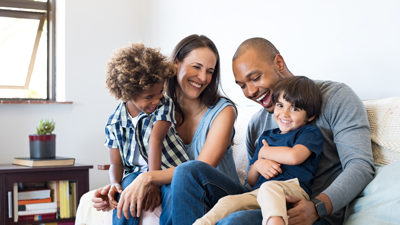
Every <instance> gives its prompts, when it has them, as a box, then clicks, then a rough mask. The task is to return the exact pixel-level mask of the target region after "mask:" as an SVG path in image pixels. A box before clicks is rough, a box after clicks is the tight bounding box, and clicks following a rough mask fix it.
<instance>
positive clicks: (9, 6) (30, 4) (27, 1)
mask: <svg viewBox="0 0 400 225" xmlns="http://www.w3.org/2000/svg"><path fill="white" fill-rule="evenodd" d="M0 7H1V9H0V15H1V16H5V17H12V18H26V19H39V20H40V22H39V26H38V32H37V35H36V39H35V44H34V48H33V52H32V56H31V60H30V64H29V70H28V74H27V76H26V80H25V84H24V86H4V85H0V88H2V89H28V86H29V82H30V80H31V75H32V71H33V66H34V64H35V59H36V53H37V49H38V45H39V40H40V37H41V34H42V31H43V25H44V22H45V19H47V98H46V99H32V98H30V99H28V100H41V101H55V99H56V93H55V88H56V85H55V81H56V79H55V78H56V74H55V71H56V70H55V61H56V60H55V54H56V51H55V46H56V45H55V24H56V23H55V22H56V21H55V0H48V2H35V1H33V0H0ZM21 9H23V10H21ZM26 9H28V10H45V11H47V13H45V12H33V11H25V10H26ZM0 99H5V98H1V96H0ZM7 100H27V99H21V98H18V99H16V98H13V99H10V98H8V99H7Z"/></svg>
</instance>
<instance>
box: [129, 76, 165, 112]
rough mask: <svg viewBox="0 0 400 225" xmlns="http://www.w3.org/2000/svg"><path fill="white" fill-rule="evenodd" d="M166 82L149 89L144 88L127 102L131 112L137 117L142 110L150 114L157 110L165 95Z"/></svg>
mask: <svg viewBox="0 0 400 225" xmlns="http://www.w3.org/2000/svg"><path fill="white" fill-rule="evenodd" d="M163 90H164V83H158V84H154V85H153V86H152V87H151V88H149V89H148V90H144V91H142V92H141V93H139V94H138V95H136V96H135V97H134V99H133V100H130V101H128V102H127V105H128V110H129V113H130V114H131V116H132V117H136V116H137V115H139V113H140V112H145V113H147V114H150V113H152V112H154V110H156V107H157V106H158V104H159V103H160V99H161V98H162V97H163Z"/></svg>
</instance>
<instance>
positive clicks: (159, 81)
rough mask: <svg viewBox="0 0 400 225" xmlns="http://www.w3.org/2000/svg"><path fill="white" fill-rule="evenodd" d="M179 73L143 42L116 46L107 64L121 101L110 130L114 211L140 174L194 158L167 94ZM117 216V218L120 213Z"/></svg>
mask: <svg viewBox="0 0 400 225" xmlns="http://www.w3.org/2000/svg"><path fill="white" fill-rule="evenodd" d="M174 75H175V68H174V67H173V65H172V64H171V63H169V62H168V61H167V58H166V57H165V56H163V55H162V54H161V53H160V52H159V51H158V50H156V49H152V48H147V47H145V46H144V45H143V44H130V45H128V46H126V47H123V48H120V49H117V50H116V51H115V52H114V53H113V54H112V56H111V58H110V59H109V61H108V63H107V67H106V87H107V88H108V89H109V90H110V93H111V95H113V96H115V98H116V99H117V100H121V103H120V104H119V105H118V107H117V109H116V110H115V112H114V113H113V114H112V115H111V116H110V118H109V119H108V122H107V125H106V128H105V131H106V138H107V139H106V142H105V146H107V147H108V148H109V150H110V158H111V166H110V169H109V178H110V184H111V188H110V191H109V193H108V197H109V201H110V205H111V206H112V207H113V208H114V209H115V208H116V207H117V205H118V203H117V202H116V201H115V195H116V194H117V193H121V192H122V190H123V189H125V187H126V186H128V185H129V184H130V183H131V182H132V181H133V180H134V179H135V178H136V177H137V176H138V175H139V174H140V173H142V172H146V171H152V170H160V169H166V168H170V167H176V166H177V165H179V164H181V163H183V162H185V161H188V160H189V158H188V156H187V155H186V152H185V145H184V143H183V141H182V140H181V139H180V137H179V136H178V135H177V132H176V130H175V126H174V125H175V123H176V121H175V109H174V103H173V101H172V99H170V98H169V97H168V96H166V95H164V94H163V87H164V81H165V80H166V79H169V78H171V77H173V76H174ZM121 186H122V187H121ZM150 188H159V187H158V186H156V185H153V186H150ZM158 192H159V191H158ZM149 193H151V191H150V192H149ZM156 198H157V200H158V204H159V203H160V202H159V201H160V200H159V197H158V196H157V197H156ZM113 218H114V219H115V220H117V216H116V211H114V215H113ZM130 219H132V218H130ZM114 222H115V221H113V223H114ZM114 224H115V223H114Z"/></svg>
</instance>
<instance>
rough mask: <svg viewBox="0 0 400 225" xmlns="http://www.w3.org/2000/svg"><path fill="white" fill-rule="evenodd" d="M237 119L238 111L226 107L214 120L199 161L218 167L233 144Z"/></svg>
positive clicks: (231, 107)
mask: <svg viewBox="0 0 400 225" xmlns="http://www.w3.org/2000/svg"><path fill="white" fill-rule="evenodd" d="M235 119H236V110H235V108H234V107H233V106H227V107H225V108H224V109H223V110H222V111H221V112H220V113H219V114H218V116H217V117H216V118H215V119H214V122H213V123H212V125H211V128H210V130H209V131H208V134H207V139H206V142H205V143H204V146H203V148H202V149H201V151H200V154H199V157H198V158H197V160H199V161H203V162H205V163H207V164H209V165H211V166H213V167H217V166H218V164H219V163H220V162H221V160H222V158H223V157H224V154H225V152H226V150H227V149H228V147H229V146H230V145H231V144H232V143H231V140H232V132H233V125H234V123H235Z"/></svg>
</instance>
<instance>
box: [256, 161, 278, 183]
mask: <svg viewBox="0 0 400 225" xmlns="http://www.w3.org/2000/svg"><path fill="white" fill-rule="evenodd" d="M254 165H255V166H256V169H257V171H258V172H259V173H260V175H261V176H263V177H265V178H266V179H268V180H269V179H271V178H274V177H276V176H277V175H279V174H280V173H282V169H281V164H279V163H277V162H275V161H273V160H269V159H259V160H257V161H256V162H255V163H254Z"/></svg>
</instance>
